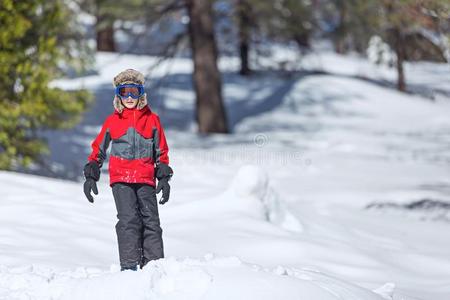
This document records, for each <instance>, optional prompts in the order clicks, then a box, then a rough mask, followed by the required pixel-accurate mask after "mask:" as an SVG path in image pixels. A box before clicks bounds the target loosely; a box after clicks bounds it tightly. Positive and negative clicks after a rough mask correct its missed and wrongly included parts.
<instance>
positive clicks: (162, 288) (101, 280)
mask: <svg viewBox="0 0 450 300" xmlns="http://www.w3.org/2000/svg"><path fill="white" fill-rule="evenodd" d="M0 298H1V299H5V298H6V299H77V300H78V299H85V300H89V299H95V300H101V299H108V300H112V299H135V300H139V299H161V300H162V299H215V300H221V299H258V300H264V299H268V300H269V299H270V300H273V299H310V300H314V299H320V300H334V299H347V300H352V299H355V300H356V299H367V300H371V299H373V300H380V299H382V298H381V297H380V296H379V295H377V294H376V293H374V292H372V291H369V290H366V289H363V288H361V287H358V286H356V285H352V284H349V283H346V282H344V281H342V280H339V279H336V278H333V277H330V276H327V275H325V274H323V273H320V272H317V271H312V270H308V269H293V268H284V267H282V266H278V267H276V268H264V267H262V266H258V265H252V264H247V263H244V262H242V261H241V260H240V259H238V258H237V257H217V256H215V255H214V254H207V255H205V257H204V258H202V259H193V258H185V259H177V258H173V257H170V258H166V259H160V260H157V261H152V262H150V263H149V264H148V265H147V266H146V267H145V268H144V269H143V270H139V271H137V272H133V271H126V272H120V271H119V270H118V267H117V266H112V267H111V268H110V270H107V271H101V270H99V269H90V268H77V269H75V270H73V271H64V272H59V273H58V272H55V271H54V270H51V269H48V268H43V267H34V266H27V267H20V268H19V267H16V268H7V267H1V268H0Z"/></svg>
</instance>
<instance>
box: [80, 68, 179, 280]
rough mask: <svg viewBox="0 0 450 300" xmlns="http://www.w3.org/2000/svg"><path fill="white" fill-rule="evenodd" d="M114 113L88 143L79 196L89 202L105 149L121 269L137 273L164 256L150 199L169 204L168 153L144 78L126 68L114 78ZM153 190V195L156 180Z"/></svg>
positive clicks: (155, 213) (153, 202)
mask: <svg viewBox="0 0 450 300" xmlns="http://www.w3.org/2000/svg"><path fill="white" fill-rule="evenodd" d="M114 86H115V89H116V94H115V97H114V101H113V104H114V109H115V111H114V113H113V114H111V115H110V116H109V117H107V118H106V120H105V122H104V124H103V127H102V129H101V131H100V134H99V135H98V136H97V138H96V139H95V140H94V141H93V143H92V153H91V155H89V157H88V163H87V164H86V165H85V167H84V176H85V178H86V181H85V183H84V193H85V195H86V197H87V199H88V200H89V201H90V202H91V203H92V202H94V199H93V197H92V195H91V191H93V192H94V194H96V195H97V194H98V191H97V184H96V182H97V181H98V180H99V178H100V168H101V167H102V164H103V162H104V160H105V159H106V150H107V149H108V146H109V144H110V143H111V142H112V146H111V156H110V159H109V174H110V185H111V187H112V192H113V196H114V200H115V203H116V208H117V218H118V219H119V220H118V222H117V224H116V233H117V240H118V244H119V256H120V266H121V270H122V271H123V270H137V266H138V265H139V266H140V268H141V269H142V267H143V266H144V265H145V264H146V263H148V262H149V261H150V260H154V259H159V258H162V257H164V251H163V241H162V229H161V227H160V222H159V215H158V204H157V199H156V194H158V193H159V192H160V191H161V190H162V198H161V200H160V202H159V203H160V204H164V203H166V202H167V201H168V200H169V195H170V186H169V180H170V178H171V177H172V174H173V171H172V169H171V168H170V167H169V156H168V152H169V148H168V146H167V142H166V138H165V136H164V130H163V127H162V126H161V123H160V120H159V117H158V115H157V114H155V113H154V112H152V111H151V110H150V108H149V107H148V105H147V95H146V94H145V92H144V75H142V74H141V73H140V72H138V71H136V70H133V69H128V70H125V71H123V72H121V73H119V74H118V75H117V76H116V77H114ZM155 177H156V178H157V179H158V186H157V187H156V190H155V185H156V184H155V183H156V178H155Z"/></svg>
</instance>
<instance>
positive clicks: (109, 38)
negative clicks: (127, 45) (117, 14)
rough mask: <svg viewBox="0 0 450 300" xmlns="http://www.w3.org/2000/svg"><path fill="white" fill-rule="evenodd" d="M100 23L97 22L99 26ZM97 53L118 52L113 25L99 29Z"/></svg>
mask: <svg viewBox="0 0 450 300" xmlns="http://www.w3.org/2000/svg"><path fill="white" fill-rule="evenodd" d="M98 23H99V22H97V24H98ZM97 51H108V52H116V44H115V42H114V28H113V25H112V24H111V25H107V26H106V27H104V28H97Z"/></svg>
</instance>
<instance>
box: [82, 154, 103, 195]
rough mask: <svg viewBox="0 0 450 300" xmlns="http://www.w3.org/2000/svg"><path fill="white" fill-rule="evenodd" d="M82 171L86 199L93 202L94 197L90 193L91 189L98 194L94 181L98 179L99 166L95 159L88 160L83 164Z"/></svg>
mask: <svg viewBox="0 0 450 300" xmlns="http://www.w3.org/2000/svg"><path fill="white" fill-rule="evenodd" d="M83 173H84V177H85V178H86V181H85V182H84V185H83V189H84V194H85V195H86V198H87V199H88V201H89V202H91V203H93V202H94V198H93V197H92V195H91V191H92V192H94V194H95V195H98V189H97V183H96V182H97V181H98V180H99V179H100V167H99V165H98V164H97V163H96V162H95V161H90V162H88V163H87V164H86V165H85V166H84V171H83Z"/></svg>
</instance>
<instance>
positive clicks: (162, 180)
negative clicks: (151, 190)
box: [156, 164, 173, 204]
mask: <svg viewBox="0 0 450 300" xmlns="http://www.w3.org/2000/svg"><path fill="white" fill-rule="evenodd" d="M172 175H173V170H172V168H171V167H169V166H168V165H167V164H159V165H158V166H157V168H156V178H158V185H157V187H156V194H159V192H161V190H162V197H161V200H159V204H164V203H166V202H167V201H169V197H170V185H169V180H170V178H172Z"/></svg>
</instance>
